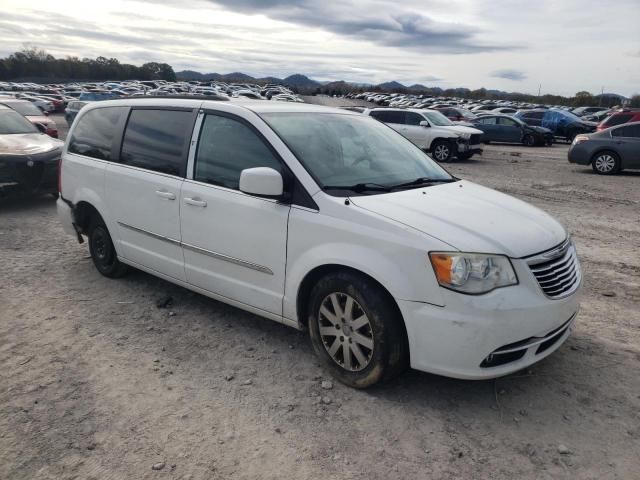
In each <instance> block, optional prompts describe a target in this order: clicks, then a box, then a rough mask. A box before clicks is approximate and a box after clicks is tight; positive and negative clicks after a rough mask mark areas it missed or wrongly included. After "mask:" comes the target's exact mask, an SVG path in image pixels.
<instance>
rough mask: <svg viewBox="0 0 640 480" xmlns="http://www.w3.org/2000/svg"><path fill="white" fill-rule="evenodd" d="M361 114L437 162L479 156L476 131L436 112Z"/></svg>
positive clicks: (387, 110) (393, 110)
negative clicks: (378, 122) (389, 128)
mask: <svg viewBox="0 0 640 480" xmlns="http://www.w3.org/2000/svg"><path fill="white" fill-rule="evenodd" d="M364 114H365V115H369V116H371V117H373V118H375V119H376V120H380V121H381V122H383V123H386V124H387V125H389V126H390V127H391V128H393V129H394V130H396V131H397V132H399V133H400V134H402V135H403V136H404V137H406V138H408V139H409V140H411V141H412V142H413V143H414V144H415V145H417V146H418V147H420V148H421V149H422V150H424V151H425V152H429V153H431V155H432V156H433V158H434V159H435V160H437V161H438V162H447V161H449V160H451V159H452V158H458V159H459V160H468V159H469V158H471V157H472V156H473V155H474V154H475V153H482V148H481V145H480V137H481V136H482V132H481V131H480V130H478V129H475V128H470V127H465V126H461V125H455V124H453V123H452V122H451V121H450V120H449V119H448V118H447V117H445V116H444V115H442V114H441V113H440V112H438V111H437V110H422V109H400V108H374V109H369V110H365V111H364Z"/></svg>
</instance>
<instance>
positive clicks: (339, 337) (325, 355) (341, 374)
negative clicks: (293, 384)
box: [307, 271, 409, 388]
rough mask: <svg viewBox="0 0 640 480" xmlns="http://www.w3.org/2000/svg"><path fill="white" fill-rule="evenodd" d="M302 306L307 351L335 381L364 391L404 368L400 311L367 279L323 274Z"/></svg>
mask: <svg viewBox="0 0 640 480" xmlns="http://www.w3.org/2000/svg"><path fill="white" fill-rule="evenodd" d="M307 305H308V309H307V313H308V320H309V336H310V337H311V343H312V345H313V348H314V350H315V352H316V355H318V357H319V358H320V359H321V360H322V362H323V364H324V366H325V368H326V369H327V370H329V372H330V373H331V375H333V377H335V378H336V379H337V380H338V381H340V382H342V383H344V384H346V385H348V386H350V387H353V388H367V387H371V386H373V385H375V384H377V383H379V382H384V381H388V380H390V379H392V378H394V377H396V376H397V375H399V374H400V373H401V372H402V371H403V370H405V369H406V367H407V366H408V363H409V362H408V359H409V346H408V344H407V338H406V334H405V331H404V324H403V322H402V318H401V316H400V313H399V311H398V309H397V307H396V306H395V304H394V303H393V301H392V300H391V299H390V298H389V296H388V295H387V293H386V292H384V291H383V290H382V289H381V288H380V287H379V286H378V285H377V284H376V283H375V282H374V281H372V280H371V279H368V278H366V277H364V276H362V275H359V274H357V273H352V272H347V271H344V272H338V273H333V274H329V275H327V276H325V277H323V278H321V279H320V280H319V281H318V283H317V284H316V285H315V286H314V287H313V289H312V290H311V294H310V296H309V302H308V304H307ZM354 317H355V318H354ZM334 332H335V333H334Z"/></svg>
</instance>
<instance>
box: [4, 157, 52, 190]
mask: <svg viewBox="0 0 640 480" xmlns="http://www.w3.org/2000/svg"><path fill="white" fill-rule="evenodd" d="M59 160H60V152H59V151H58V152H47V153H43V154H35V155H29V156H27V155H11V156H9V155H7V156H0V190H9V189H15V190H27V191H30V192H57V191H58V161H59Z"/></svg>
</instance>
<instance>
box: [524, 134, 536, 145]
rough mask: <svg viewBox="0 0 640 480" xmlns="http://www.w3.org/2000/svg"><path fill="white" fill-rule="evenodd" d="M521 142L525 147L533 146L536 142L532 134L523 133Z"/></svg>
mask: <svg viewBox="0 0 640 480" xmlns="http://www.w3.org/2000/svg"><path fill="white" fill-rule="evenodd" d="M522 143H523V144H524V145H526V146H527V147H533V146H535V144H536V139H535V138H533V135H525V136H524V138H523V139H522Z"/></svg>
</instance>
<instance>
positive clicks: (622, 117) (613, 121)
mask: <svg viewBox="0 0 640 480" xmlns="http://www.w3.org/2000/svg"><path fill="white" fill-rule="evenodd" d="M631 117H633V115H632V114H630V113H620V114H618V115H612V116H611V117H609V119H608V120H607V121H605V123H604V124H605V125H606V126H607V127H613V126H614V125H622V124H623V123H627V122H628V121H629V120H631Z"/></svg>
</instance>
